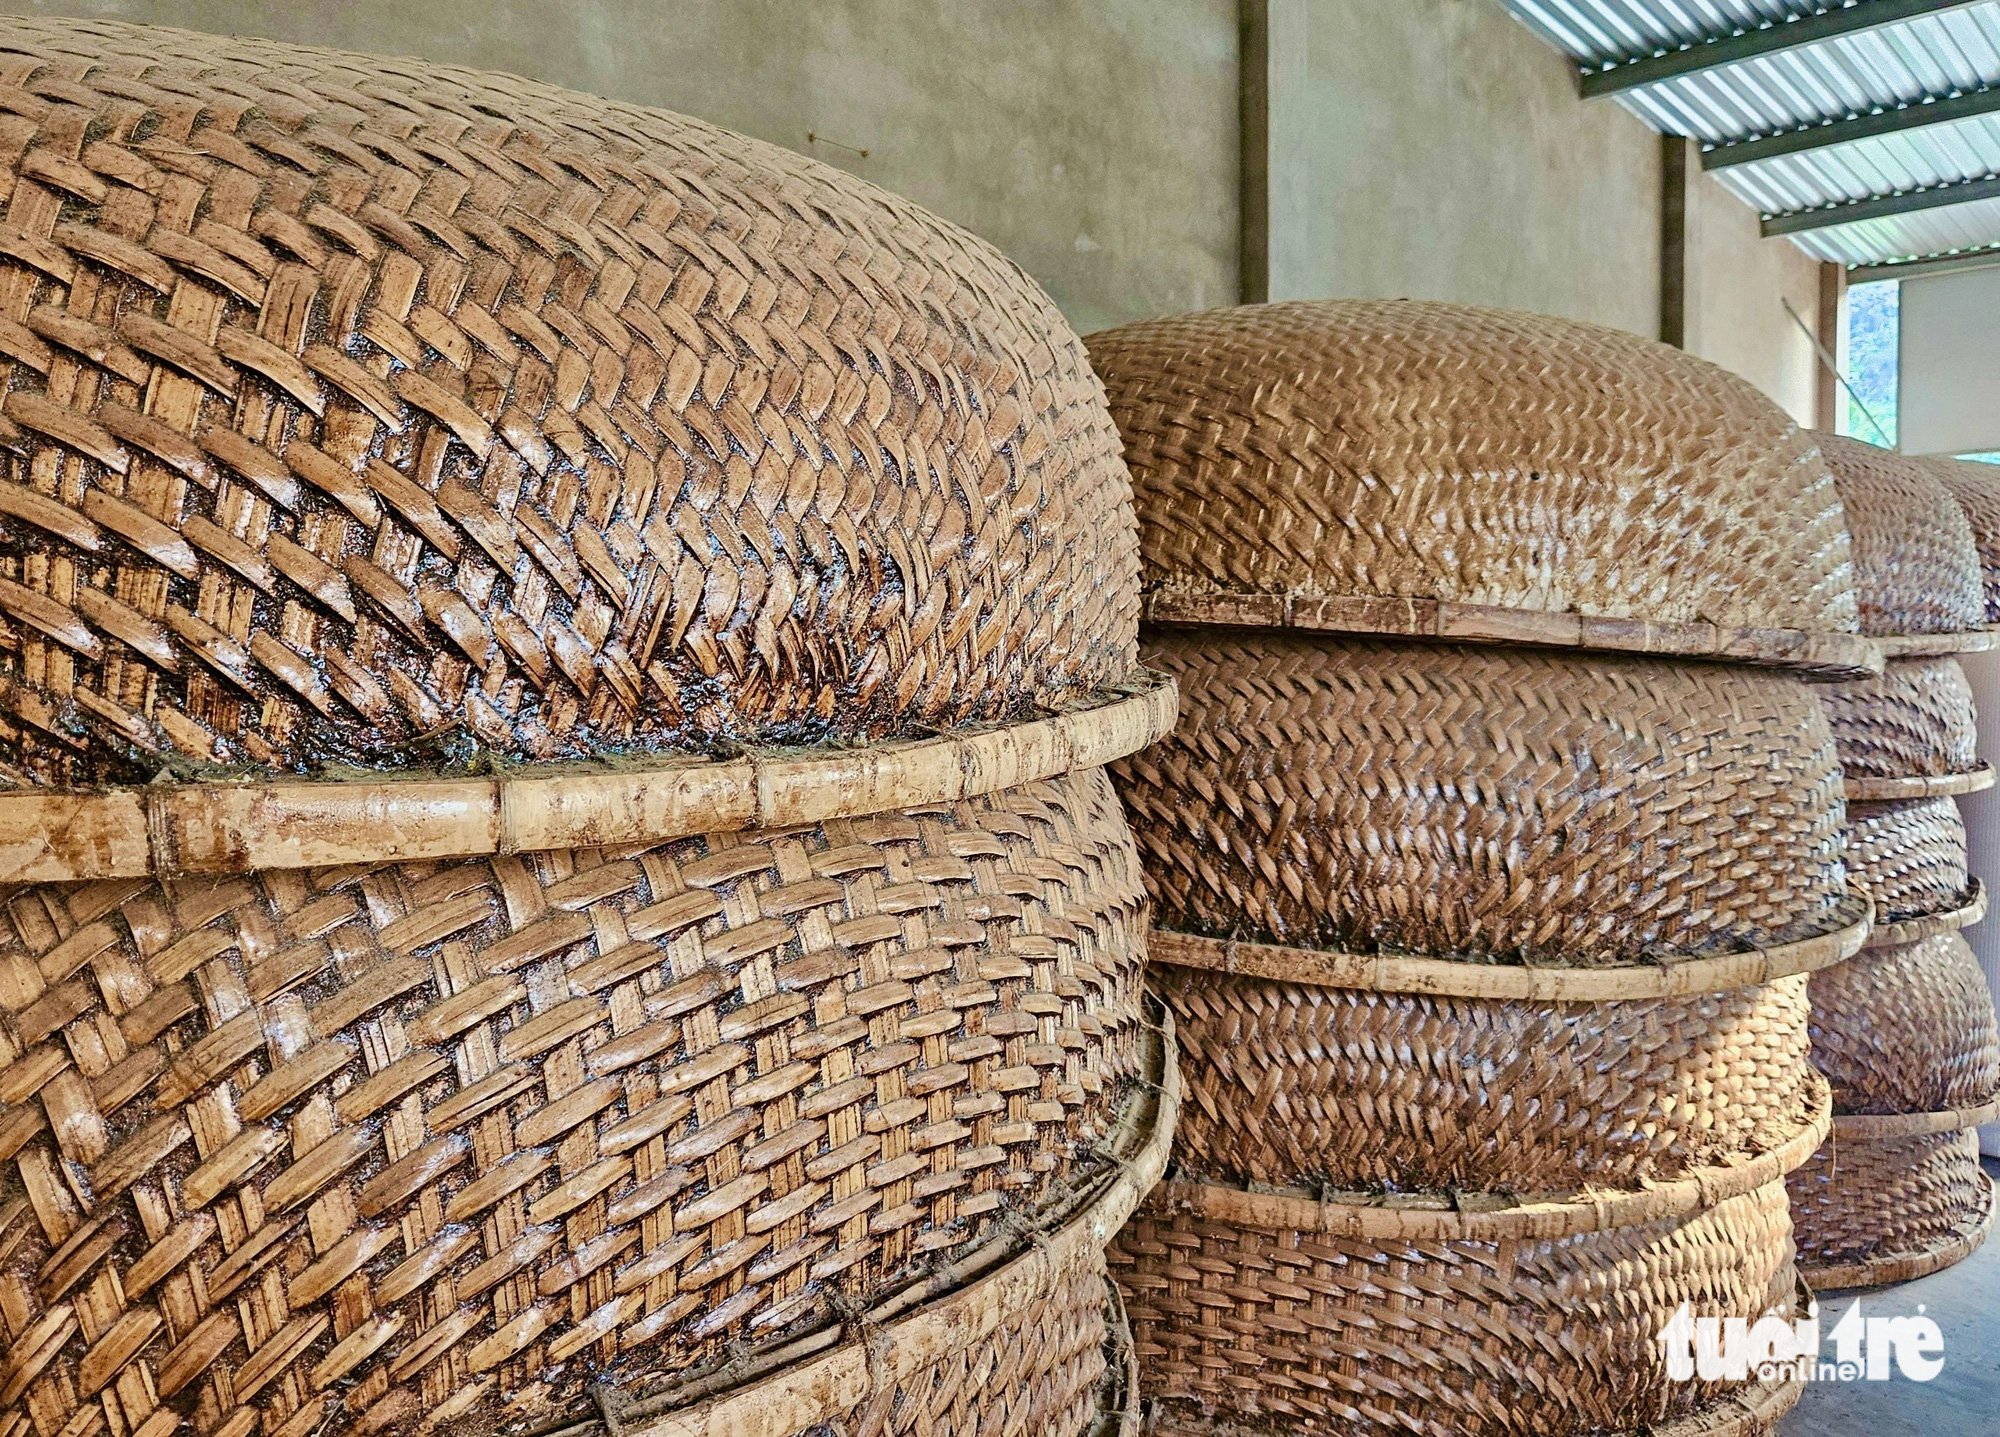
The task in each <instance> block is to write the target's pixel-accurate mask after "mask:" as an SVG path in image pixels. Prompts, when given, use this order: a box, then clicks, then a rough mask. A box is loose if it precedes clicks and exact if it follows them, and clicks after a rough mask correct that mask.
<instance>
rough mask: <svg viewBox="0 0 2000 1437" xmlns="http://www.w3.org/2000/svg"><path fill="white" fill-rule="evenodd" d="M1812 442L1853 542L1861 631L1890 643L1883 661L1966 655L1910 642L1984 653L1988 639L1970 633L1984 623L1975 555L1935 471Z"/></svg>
mask: <svg viewBox="0 0 2000 1437" xmlns="http://www.w3.org/2000/svg"><path fill="white" fill-rule="evenodd" d="M1816 437H1817V438H1818V441H1819V446H1820V451H1821V452H1822V453H1823V454H1824V455H1825V456H1826V462H1827V463H1828V464H1829V465H1831V466H1832V469H1833V478H1834V487H1835V490H1836V491H1837V492H1838V494H1839V495H1840V505H1841V510H1842V513H1843V514H1844V515H1845V517H1846V521H1847V532H1848V535H1849V537H1850V539H1851V541H1852V553H1853V558H1854V580H1855V592H1856V595H1857V597H1858V599H1859V601H1860V616H1861V632H1862V633H1864V634H1870V635H1875V636H1878V637H1879V636H1887V635H1894V636H1896V637H1895V638H1894V639H1893V640H1891V641H1890V642H1888V643H1885V644H1884V645H1883V647H1884V650H1885V652H1887V653H1888V654H1890V655H1891V656H1897V655H1902V656H1913V655H1915V654H1916V653H1920V652H1921V653H1953V652H1956V653H1964V652H1970V650H1969V649H1966V648H1962V647H1961V648H1947V649H1937V648H1927V647H1925V646H1924V645H1923V644H1922V643H1921V641H1920V640H1919V641H1918V642H1915V643H1912V642H1911V639H1912V637H1913V636H1926V637H1928V636H1934V635H1944V636H1950V639H1951V640H1960V639H1961V638H1962V639H1963V641H1968V642H1970V641H1975V640H1976V641H1977V642H1978V644H1979V646H1980V647H1985V645H1986V643H1988V642H1990V640H1989V639H1988V638H1987V636H1986V635H1984V634H1981V633H1978V632H1977V631H1979V630H1981V629H1982V628H1983V627H1984V625H1985V623H1986V594H1985V588H1984V583H1983V580H1982V578H1981V575H1980V569H1979V547H1978V544H1977V542H1976V541H1975V540H1974V538H1973V534H1972V526H1971V524H1970V523H1968V522H1967V520H1966V517H1965V511H1964V510H1963V509H1961V508H1960V507H1959V505H1958V501H1957V500H1955V499H1953V498H1952V497H1951V492H1950V490H1948V489H1946V488H1945V486H1944V484H1943V483H1942V482H1940V480H1939V478H1938V476H1937V474H1936V472H1935V471H1934V469H1933V468H1932V467H1931V466H1930V465H1929V464H1927V463H1926V462H1924V461H1922V460H1914V459H1908V458H1905V457H1904V456H1903V455H1900V454H1897V453H1895V452H1893V451H1891V450H1887V449H1878V448H1877V447H1875V446H1874V445H1872V444H1864V443H1862V442H1861V441H1860V440H1858V439H1847V438H1843V437H1840V436H1838V435H1832V434H1822V435H1818V436H1816ZM1968 631H1972V632H1968Z"/></svg>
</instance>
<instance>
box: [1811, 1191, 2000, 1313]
mask: <svg viewBox="0 0 2000 1437" xmlns="http://www.w3.org/2000/svg"><path fill="white" fill-rule="evenodd" d="M1979 1176H1980V1177H1981V1179H1983V1180H1984V1181H1985V1183H1986V1207H1985V1210H1984V1211H1983V1212H1981V1213H1980V1215H1979V1219H1978V1221H1977V1222H1976V1223H1974V1224H1973V1225H1972V1226H1971V1227H1970V1228H1961V1229H1960V1230H1959V1231H1957V1232H1955V1233H1953V1234H1952V1235H1951V1236H1950V1237H1948V1238H1946V1239H1945V1240H1944V1241H1943V1242H1941V1243H1939V1244H1938V1245H1937V1246H1936V1247H1933V1248H1929V1249H1927V1250H1925V1251H1923V1252H1892V1253H1887V1254H1885V1255H1883V1256H1881V1257H1868V1258H1863V1259H1862V1260H1861V1261H1859V1262H1830V1263H1826V1264H1824V1265H1820V1264H1814V1263H1807V1262H1801V1263H1800V1264H1799V1276H1801V1277H1803V1278H1805V1279H1807V1280H1808V1281H1810V1282H1811V1283H1812V1285H1813V1286H1814V1287H1815V1288H1816V1289H1818V1290H1819V1291H1820V1292H1823V1293H1825V1292H1839V1291H1841V1290H1843V1289H1851V1288H1857V1287H1888V1286H1890V1285H1891V1284H1893V1283H1898V1282H1914V1281H1916V1280H1917V1279H1918V1278H1920V1277H1929V1276H1930V1275H1931V1274H1932V1273H1934V1272H1942V1271H1944V1269H1946V1268H1947V1267H1950V1266H1952V1265H1953V1264H1955V1263H1960V1262H1964V1261H1965V1260H1966V1259H1967V1258H1968V1257H1971V1256H1972V1254H1973V1253H1975V1252H1977V1251H1979V1248H1980V1245H1981V1244H1982V1243H1984V1242H1985V1241H1986V1239H1987V1238H1988V1236H1990V1235H1991V1234H1992V1232H1993V1214H1994V1209H1995V1207H1996V1206H2000V1204H1996V1203H1995V1200H1994V1188H1993V1179H1992V1178H1991V1177H1989V1176H1988V1175H1987V1173H1986V1171H1985V1169H1983V1168H1982V1169H1981V1170H1980V1173H1979Z"/></svg>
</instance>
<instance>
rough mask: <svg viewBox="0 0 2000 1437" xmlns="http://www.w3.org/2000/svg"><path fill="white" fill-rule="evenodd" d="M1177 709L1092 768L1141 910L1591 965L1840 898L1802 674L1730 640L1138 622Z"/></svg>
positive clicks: (1164, 917) (1675, 951)
mask: <svg viewBox="0 0 2000 1437" xmlns="http://www.w3.org/2000/svg"><path fill="white" fill-rule="evenodd" d="M1146 649H1147V662H1148V663H1149V664H1152V665H1153V666H1155V667H1157V668H1159V669H1162V670H1164V671H1165V672H1167V673H1168V674H1170V675H1172V676H1173V677H1174V678H1175V679H1177V680H1178V682H1179V684H1180V690H1181V711H1180V721H1179V727H1178V729H1177V730H1176V732H1175V734H1174V736H1173V737H1172V738H1170V739H1168V740H1166V741H1165V742H1163V743H1159V744H1155V745H1154V746H1153V747H1152V748H1150V749H1147V750H1145V751H1144V752H1142V753H1139V754H1137V755H1134V756H1133V757H1132V758H1129V759H1126V760H1123V761H1121V762H1120V763H1118V764H1117V765H1115V766H1114V768H1113V773H1114V775H1115V776H1116V778H1117V780H1118V784H1119V790H1120V793H1121V795H1122V797H1123V798H1124V800H1125V802H1126V804H1127V806H1128V808H1129V810H1130V812H1131V815H1132V825H1133V829H1134V832H1135V833H1136V835H1137V837H1138V840H1139V845H1140V849H1141V852H1142V853H1143V854H1144V855H1145V857H1146V882H1147V886H1148V889H1149V891H1150V892H1151V893H1152V895H1153V899H1154V903H1155V905H1156V912H1155V921H1156V922H1157V923H1159V924H1160V926H1162V927H1167V928H1174V929H1179V930H1181V931H1183V932H1190V933H1201V934H1208V935H1214V936H1226V937H1243V938H1258V939H1263V940H1267V941H1275V942H1281V943H1295V944H1301V945H1304V946H1309V947H1329V948H1344V949H1348V950H1351V951H1356V952H1367V951H1373V950H1375V949H1382V950H1399V951H1403V952H1409V953H1419V954H1432V955H1438V956H1445V957H1462V958H1464V959H1466V960H1467V961H1474V962H1482V961H1483V962H1495V961H1500V962H1507V961H1515V962H1518V961H1522V960H1523V959H1524V958H1526V959H1529V960H1531V961H1537V962H1547V963H1553V964H1568V965H1576V966H1605V965H1613V964H1619V963H1631V962H1636V961H1642V960H1645V959H1649V958H1654V957H1659V956H1662V955H1691V956H1692V955H1702V954H1707V953H1715V952H1727V951H1731V950H1733V949H1742V948H1750V947H1764V946H1768V945H1770V944H1773V943H1778V942H1784V941H1788V940H1790V939H1794V938H1803V937H1810V936H1813V935H1815V934H1819V933H1824V932H1827V931H1829V930H1831V929H1833V928H1836V927H1838V926H1840V925H1841V924H1842V923H1843V922H1845V921H1847V919H1846V918H1845V917H1843V916H1842V912H1841V910H1842V908H1843V906H1844V904H1845V901H1846V898H1845V892H1846V889H1845V885H1846V880H1845V870H1844V869H1843V867H1842V863H1841V847H1840V846H1841V828H1842V798H1841V790H1840V773H1839V768H1838V766H1837V764H1836V762H1835V756H1834V750H1833V741H1832V739H1831V737H1830V736H1829V735H1828V733H1827V729H1826V721H1825V719H1824V718H1823V716H1822V715H1821V713H1820V708H1819V704H1818V703H1817V701H1816V700H1815V699H1814V698H1813V697H1812V692H1811V690H1810V689H1809V688H1808V687H1807V686H1806V685H1805V684H1803V683H1801V682H1800V681H1798V680H1796V679H1793V678H1789V677H1785V676H1782V675H1777V674H1772V673H1769V672H1765V671H1760V670H1753V669H1749V668H1746V667H1742V666H1725V665H1717V664H1676V663H1669V662H1665V661H1661V660H1646V659H1636V658H1625V657H1596V656H1593V657H1589V658H1578V657H1572V656H1567V655H1561V654H1554V653H1549V652H1545V651H1527V650H1506V649H1490V648H1440V647H1430V646H1417V645H1410V644H1396V643H1375V642H1368V641H1362V640H1341V639H1333V638H1301V637H1295V636H1290V635H1283V634H1257V633H1251V632H1245V631H1241V630H1221V629H1187V630H1181V629H1160V630H1149V631H1148V636H1147V640H1146Z"/></svg>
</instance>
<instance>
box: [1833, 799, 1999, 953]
mask: <svg viewBox="0 0 2000 1437" xmlns="http://www.w3.org/2000/svg"><path fill="white" fill-rule="evenodd" d="M1965 843H1966V839H1965V822H1964V820H1963V819H1961V818H1960V817H1959V812H1958V804H1957V803H1955V802H1954V801H1953V800H1951V799H1949V798H1911V799H1903V800H1900V801H1897V802H1893V803H1864V802H1850V803H1849V804H1848V805H1847V877H1848V881H1849V882H1850V883H1852V884H1853V885H1855V886H1856V887H1858V888H1860V889H1862V890H1864V891H1865V892H1866V893H1867V894H1868V896H1869V897H1870V898H1871V899H1873V900H1874V903H1875V916H1876V920H1877V922H1878V924H1885V923H1896V922H1899V921H1903V920H1908V919H1917V918H1925V917H1930V916H1932V915H1937V914H1945V913H1953V912H1957V911H1958V910H1960V909H1962V908H1963V907H1964V906H1965V905H1966V904H1967V903H1968V902H1969V901H1970V900H1971V894H1972V887H1973V880H1972V877H1971V875H1970V873H1969V872H1968V871H1967V867H1966V861H1967V860H1966V851H1965Z"/></svg>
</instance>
